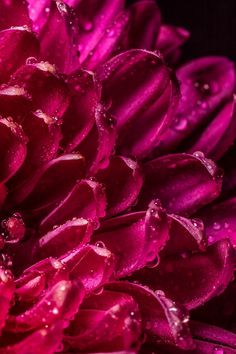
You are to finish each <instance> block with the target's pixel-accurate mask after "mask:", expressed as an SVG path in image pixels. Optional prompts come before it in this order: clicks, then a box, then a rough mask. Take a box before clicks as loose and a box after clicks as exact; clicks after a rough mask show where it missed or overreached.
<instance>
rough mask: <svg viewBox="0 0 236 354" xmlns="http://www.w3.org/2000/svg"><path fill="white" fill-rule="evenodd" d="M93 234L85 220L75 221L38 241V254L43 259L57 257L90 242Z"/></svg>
mask: <svg viewBox="0 0 236 354" xmlns="http://www.w3.org/2000/svg"><path fill="white" fill-rule="evenodd" d="M92 232H93V227H92V225H91V223H90V222H89V221H88V220H86V219H75V220H73V219H72V220H70V221H67V222H66V223H65V224H63V225H61V226H58V227H57V228H55V229H53V230H52V231H49V232H48V233H47V234H46V235H44V236H43V237H41V238H40V239H39V246H38V247H39V253H40V255H43V256H44V257H47V256H51V257H58V256H61V255H62V254H64V253H65V252H67V251H70V250H72V249H73V248H75V247H78V246H80V245H83V244H85V243H87V242H88V241H89V240H90V236H91V234H92Z"/></svg>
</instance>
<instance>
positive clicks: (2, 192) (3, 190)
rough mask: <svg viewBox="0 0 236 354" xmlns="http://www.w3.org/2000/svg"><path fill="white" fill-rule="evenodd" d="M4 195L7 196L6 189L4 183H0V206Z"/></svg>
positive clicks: (3, 200)
mask: <svg viewBox="0 0 236 354" xmlns="http://www.w3.org/2000/svg"><path fill="white" fill-rule="evenodd" d="M6 196H7V189H6V187H5V186H4V184H2V183H0V208H1V207H2V205H3V204H4V202H5V199H6Z"/></svg>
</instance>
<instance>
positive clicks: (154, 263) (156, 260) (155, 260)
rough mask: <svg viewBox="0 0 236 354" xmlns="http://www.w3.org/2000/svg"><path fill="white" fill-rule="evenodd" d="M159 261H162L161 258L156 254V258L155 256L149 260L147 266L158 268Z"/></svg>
mask: <svg viewBox="0 0 236 354" xmlns="http://www.w3.org/2000/svg"><path fill="white" fill-rule="evenodd" d="M159 263H160V258H159V257H158V256H156V257H155V258H153V259H152V260H151V261H149V262H148V263H147V267H148V268H156V267H157V266H158V264H159Z"/></svg>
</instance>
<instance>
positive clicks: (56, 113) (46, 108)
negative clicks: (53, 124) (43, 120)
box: [10, 61, 69, 119]
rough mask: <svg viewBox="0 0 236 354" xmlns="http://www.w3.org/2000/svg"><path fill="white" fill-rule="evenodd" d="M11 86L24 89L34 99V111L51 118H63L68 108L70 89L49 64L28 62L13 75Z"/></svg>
mask: <svg viewBox="0 0 236 354" xmlns="http://www.w3.org/2000/svg"><path fill="white" fill-rule="evenodd" d="M10 84H11V85H18V86H20V87H22V88H24V89H25V90H26V91H27V92H28V93H29V94H30V96H31V97H32V101H33V110H34V111H39V112H40V111H41V110H42V112H43V113H44V114H46V115H48V116H49V117H55V118H57V119H59V118H61V117H62V115H63V114H64V113H65V111H66V109H67V107H68V104H69V97H68V87H67V85H66V84H65V83H64V81H63V80H62V79H61V78H60V77H59V76H57V73H56V70H55V67H54V66H52V65H51V64H49V63H47V62H35V61H33V62H31V61H30V62H28V64H26V65H24V66H22V67H21V68H20V69H18V70H17V71H16V72H15V73H14V75H12V77H11V80H10Z"/></svg>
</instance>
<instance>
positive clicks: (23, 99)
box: [0, 84, 32, 124]
mask: <svg viewBox="0 0 236 354" xmlns="http://www.w3.org/2000/svg"><path fill="white" fill-rule="evenodd" d="M31 108H32V107H31V102H30V96H29V94H28V93H27V92H26V91H25V90H24V88H22V87H18V86H8V85H5V84H4V85H2V86H1V87H0V114H1V116H3V117H12V118H13V120H14V121H15V122H17V123H19V124H21V123H22V121H23V120H24V118H25V116H27V114H28V112H29V111H30V110H31Z"/></svg>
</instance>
